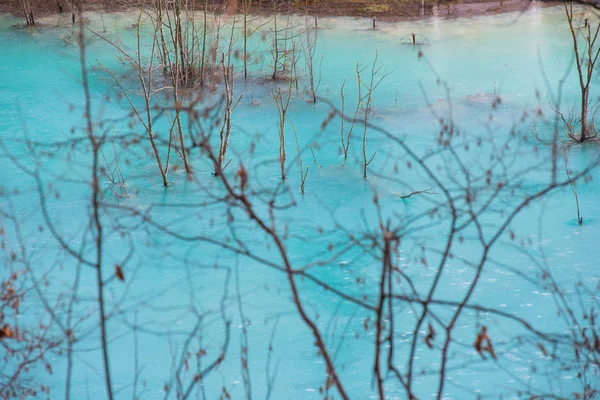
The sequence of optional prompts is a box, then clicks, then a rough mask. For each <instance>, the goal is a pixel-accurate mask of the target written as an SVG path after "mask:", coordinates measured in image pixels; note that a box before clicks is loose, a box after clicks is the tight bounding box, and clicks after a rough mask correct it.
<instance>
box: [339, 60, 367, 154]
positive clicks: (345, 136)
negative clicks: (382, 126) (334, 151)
mask: <svg viewBox="0 0 600 400" xmlns="http://www.w3.org/2000/svg"><path fill="white" fill-rule="evenodd" d="M364 70H365V67H364V66H361V65H360V64H359V63H356V83H357V86H358V101H357V103H356V108H355V110H354V116H353V118H352V121H351V122H350V129H349V130H348V133H346V132H345V124H344V122H345V120H346V118H345V116H346V114H345V113H346V109H345V107H346V97H345V95H344V89H345V88H346V81H345V80H344V83H342V89H341V90H340V96H341V98H342V104H341V110H340V112H341V116H342V118H341V120H342V123H341V136H342V150H343V152H344V163H345V162H346V160H347V159H348V152H349V151H350V140H351V139H352V133H353V132H354V127H355V126H356V120H357V119H358V114H359V113H360V110H361V108H362V100H363V96H362V80H361V74H362V73H363V71H364Z"/></svg>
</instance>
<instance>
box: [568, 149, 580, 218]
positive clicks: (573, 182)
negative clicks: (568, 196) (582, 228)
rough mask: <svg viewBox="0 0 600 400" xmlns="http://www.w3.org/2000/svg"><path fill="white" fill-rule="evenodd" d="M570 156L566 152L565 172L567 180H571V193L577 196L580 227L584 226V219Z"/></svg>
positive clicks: (576, 202)
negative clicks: (570, 168)
mask: <svg viewBox="0 0 600 400" xmlns="http://www.w3.org/2000/svg"><path fill="white" fill-rule="evenodd" d="M568 157H569V156H568V154H567V152H566V151H565V172H566V173H567V179H568V180H569V186H570V187H571V191H572V192H573V196H575V205H576V207H577V223H578V224H579V225H583V217H582V216H581V209H580V207H579V193H578V192H577V186H576V182H575V181H574V180H573V179H572V178H571V171H569V158H568Z"/></svg>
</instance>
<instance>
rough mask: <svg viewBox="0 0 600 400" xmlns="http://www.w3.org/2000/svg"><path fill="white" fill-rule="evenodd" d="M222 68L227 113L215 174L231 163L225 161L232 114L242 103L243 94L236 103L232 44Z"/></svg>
mask: <svg viewBox="0 0 600 400" xmlns="http://www.w3.org/2000/svg"><path fill="white" fill-rule="evenodd" d="M232 35H233V32H232ZM232 37H233V36H232ZM230 44H231V41H230ZM221 68H222V70H223V82H224V86H225V115H224V116H223V125H222V126H221V131H220V133H219V137H220V145H219V158H218V161H217V163H216V165H215V172H214V175H215V176H219V175H221V174H222V173H223V171H224V170H225V168H227V165H229V162H227V163H225V157H226V155H227V148H228V147H229V139H230V137H231V116H232V114H233V111H235V109H236V108H237V106H238V104H240V101H241V100H242V96H243V95H242V96H240V97H239V98H238V99H237V101H236V102H235V104H234V93H235V76H234V66H233V64H232V63H231V46H230V48H229V53H228V56H227V57H225V53H223V54H222V57H221Z"/></svg>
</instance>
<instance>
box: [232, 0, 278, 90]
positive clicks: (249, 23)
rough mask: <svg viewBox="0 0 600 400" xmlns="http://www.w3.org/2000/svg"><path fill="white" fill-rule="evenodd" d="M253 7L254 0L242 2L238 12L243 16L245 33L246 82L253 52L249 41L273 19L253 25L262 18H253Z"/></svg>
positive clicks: (243, 56)
mask: <svg viewBox="0 0 600 400" xmlns="http://www.w3.org/2000/svg"><path fill="white" fill-rule="evenodd" d="M251 7H252V0H241V1H240V5H239V7H238V11H239V13H240V14H242V24H243V27H242V32H243V38H242V39H243V46H242V47H243V53H242V61H243V63H244V80H247V79H248V66H249V63H248V61H249V60H250V59H251V57H252V53H253V52H252V51H249V49H248V41H249V40H250V37H251V36H252V35H254V34H255V33H256V32H258V30H259V29H261V28H263V27H264V26H266V25H267V24H269V23H270V22H271V19H270V18H268V19H265V20H264V21H262V22H260V23H258V24H256V25H253V23H254V22H255V21H258V20H259V19H260V17H256V18H253V17H251V14H250V11H251Z"/></svg>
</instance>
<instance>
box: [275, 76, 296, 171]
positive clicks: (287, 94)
mask: <svg viewBox="0 0 600 400" xmlns="http://www.w3.org/2000/svg"><path fill="white" fill-rule="evenodd" d="M292 84H293V82H292V81H291V80H290V82H289V86H288V88H287V90H285V91H284V90H281V86H278V87H277V90H273V91H272V93H273V98H274V99H275V104H277V111H278V112H279V165H280V167H281V179H284V180H285V159H286V153H285V123H286V118H287V112H288V107H289V106H290V99H291V98H292Z"/></svg>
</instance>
